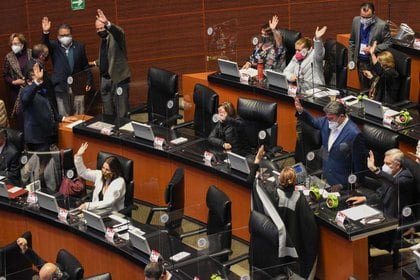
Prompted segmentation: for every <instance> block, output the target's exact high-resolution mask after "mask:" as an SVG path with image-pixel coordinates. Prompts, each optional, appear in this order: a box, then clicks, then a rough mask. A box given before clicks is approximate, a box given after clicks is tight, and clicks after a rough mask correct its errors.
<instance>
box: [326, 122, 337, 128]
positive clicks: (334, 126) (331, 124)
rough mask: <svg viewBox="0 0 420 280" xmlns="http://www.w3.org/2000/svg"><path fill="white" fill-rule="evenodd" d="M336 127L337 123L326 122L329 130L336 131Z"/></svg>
mask: <svg viewBox="0 0 420 280" xmlns="http://www.w3.org/2000/svg"><path fill="white" fill-rule="evenodd" d="M337 127H338V122H332V121H328V128H329V129H330V130H333V129H336V128H337Z"/></svg>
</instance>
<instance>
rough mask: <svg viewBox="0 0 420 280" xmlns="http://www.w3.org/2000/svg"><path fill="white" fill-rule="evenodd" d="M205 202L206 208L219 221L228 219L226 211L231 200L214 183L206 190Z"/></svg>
mask: <svg viewBox="0 0 420 280" xmlns="http://www.w3.org/2000/svg"><path fill="white" fill-rule="evenodd" d="M206 204H207V208H208V209H209V210H210V211H212V212H213V213H214V214H215V215H217V216H218V218H219V220H220V221H224V220H225V219H230V215H229V213H228V211H229V209H230V207H231V201H230V199H229V197H228V196H227V195H226V194H225V193H224V192H222V191H221V190H219V189H218V188H217V187H216V186H214V185H212V186H210V187H209V188H208V190H207V195H206ZM227 216H228V217H227Z"/></svg>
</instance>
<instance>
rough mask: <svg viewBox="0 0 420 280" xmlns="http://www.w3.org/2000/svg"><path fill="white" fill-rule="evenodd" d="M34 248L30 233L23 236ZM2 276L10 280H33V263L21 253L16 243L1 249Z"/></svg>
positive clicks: (0, 268)
mask: <svg viewBox="0 0 420 280" xmlns="http://www.w3.org/2000/svg"><path fill="white" fill-rule="evenodd" d="M21 236H22V237H23V238H25V239H26V240H27V242H28V247H29V248H31V247H32V234H31V232H30V231H27V232H25V233H24V234H22V235H21ZM0 261H1V263H0V276H1V277H5V279H8V280H9V279H10V280H21V279H32V275H33V273H34V272H33V270H32V263H31V262H30V261H29V260H28V259H27V258H26V257H25V256H24V255H23V254H22V253H21V251H20V248H19V246H18V245H17V244H16V241H13V242H11V243H10V244H8V245H6V246H4V247H1V248H0Z"/></svg>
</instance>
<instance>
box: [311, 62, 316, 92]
mask: <svg viewBox="0 0 420 280" xmlns="http://www.w3.org/2000/svg"><path fill="white" fill-rule="evenodd" d="M311 74H312V95H311V97H313V96H314V95H315V79H314V62H313V61H312V62H311Z"/></svg>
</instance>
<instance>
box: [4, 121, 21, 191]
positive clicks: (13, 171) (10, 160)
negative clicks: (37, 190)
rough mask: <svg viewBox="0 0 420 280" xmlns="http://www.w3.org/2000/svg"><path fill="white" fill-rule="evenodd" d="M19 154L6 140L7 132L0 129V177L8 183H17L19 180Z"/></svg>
mask: <svg viewBox="0 0 420 280" xmlns="http://www.w3.org/2000/svg"><path fill="white" fill-rule="evenodd" d="M19 158H20V154H19V151H18V150H17V148H16V147H15V146H14V145H13V144H12V142H10V141H9V140H8V139H7V130H6V129H5V128H1V129H0V175H1V176H5V177H6V178H7V180H8V181H9V182H12V183H18V182H19V180H20V163H19Z"/></svg>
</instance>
